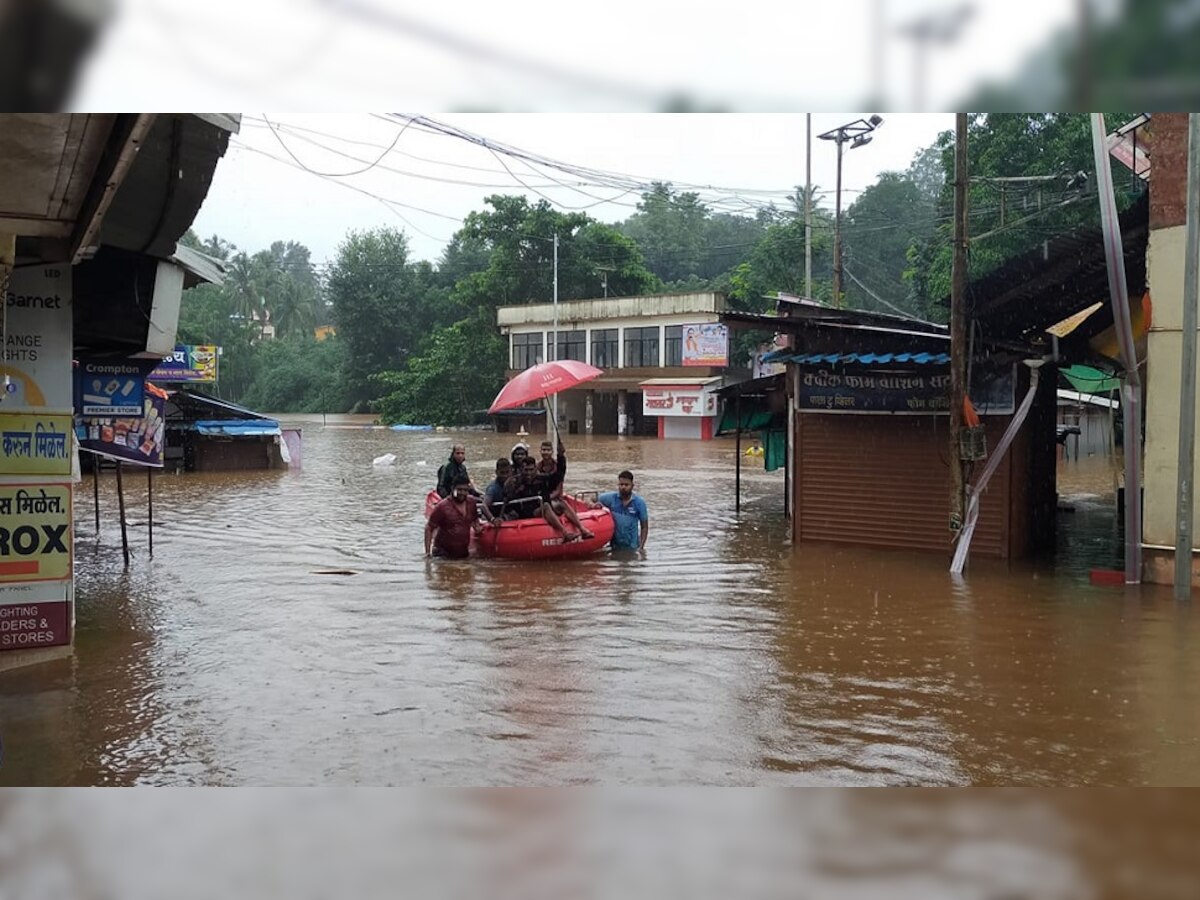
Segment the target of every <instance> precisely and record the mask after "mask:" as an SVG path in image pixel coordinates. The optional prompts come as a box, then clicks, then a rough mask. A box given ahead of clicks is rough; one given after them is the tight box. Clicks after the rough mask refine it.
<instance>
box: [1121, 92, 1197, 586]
mask: <svg viewBox="0 0 1200 900" xmlns="http://www.w3.org/2000/svg"><path fill="white" fill-rule="evenodd" d="M1197 166H1200V115H1198V114H1196V113H1188V167H1187V173H1188V176H1187V234H1186V237H1185V244H1184V257H1183V349H1182V352H1181V362H1180V373H1181V374H1180V384H1179V461H1178V463H1177V470H1176V482H1177V484H1176V500H1175V599H1176V600H1187V599H1188V598H1190V597H1191V596H1192V545H1193V540H1192V509H1193V499H1194V494H1195V484H1194V482H1193V479H1194V478H1195V476H1196V324H1197V323H1196V320H1197V309H1196V307H1197V303H1198V302H1200V284H1198V283H1197V279H1198V278H1200V173H1197V171H1196V167H1197ZM1125 502H1126V503H1132V502H1134V501H1133V500H1132V499H1131V495H1130V493H1129V489H1128V487H1126V489H1125Z"/></svg>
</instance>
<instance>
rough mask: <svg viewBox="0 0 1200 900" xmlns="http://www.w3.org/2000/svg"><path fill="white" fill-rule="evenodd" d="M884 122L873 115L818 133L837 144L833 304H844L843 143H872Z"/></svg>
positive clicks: (823, 138) (818, 136) (860, 144)
mask: <svg viewBox="0 0 1200 900" xmlns="http://www.w3.org/2000/svg"><path fill="white" fill-rule="evenodd" d="M882 124H883V117H882V116H878V115H875V116H871V118H869V119H855V120H854V121H853V122H847V123H846V124H845V125H839V126H838V127H837V128H833V129H831V130H829V131H826V132H825V133H824V134H818V135H817V138H818V139H820V140H822V141H834V142H835V143H836V144H837V154H838V157H837V188H836V190H835V192H834V193H835V199H834V208H835V212H834V219H833V305H834V306H835V307H838V308H840V307H841V305H842V152H843V147H842V145H843V144H845V143H846V142H847V141H849V142H850V149H851V150H853V149H854V148H855V147H863V146H865V145H867V144H869V143H871V132H872V131H874V130H875V129H876V128H878V127H879V126H880V125H882Z"/></svg>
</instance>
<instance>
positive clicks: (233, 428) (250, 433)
mask: <svg viewBox="0 0 1200 900" xmlns="http://www.w3.org/2000/svg"><path fill="white" fill-rule="evenodd" d="M193 425H194V426H195V428H196V431H198V432H200V434H212V435H221V434H225V435H230V436H235V435H236V436H238V437H270V436H272V435H278V434H282V433H283V432H282V431H280V429H279V423H278V422H276V421H275V420H274V419H202V420H200V421H197V422H194V423H193Z"/></svg>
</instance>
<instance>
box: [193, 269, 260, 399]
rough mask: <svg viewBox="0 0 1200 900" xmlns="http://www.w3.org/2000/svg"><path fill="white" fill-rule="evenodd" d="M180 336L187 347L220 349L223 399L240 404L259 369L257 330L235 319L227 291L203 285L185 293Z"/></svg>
mask: <svg viewBox="0 0 1200 900" xmlns="http://www.w3.org/2000/svg"><path fill="white" fill-rule="evenodd" d="M178 334H179V341H180V342H181V343H184V344H216V345H217V346H219V347H220V348H221V358H220V362H219V364H218V370H217V374H218V377H219V378H220V383H219V386H218V390H219V392H220V394H221V395H222V396H224V397H227V398H229V399H231V400H238V399H240V398H241V396H242V394H243V393H245V391H246V390H247V389H249V387H250V385H251V384H253V382H254V378H255V375H256V365H255V359H254V353H253V347H252V342H253V340H254V339H255V338H256V337H257V329H256V328H255V327H254V326H253V325H252V324H250V323H248V322H247V321H246V320H245V319H243V318H240V317H237V316H236V315H234V313H233V303H232V301H231V297H230V294H229V292H228V290H226V289H224V288H222V287H219V286H217V285H215V284H202V285H198V286H197V287H194V288H191V289H189V290H187V291H184V293H183V302H182V305H181V306H180V311H179V332H178Z"/></svg>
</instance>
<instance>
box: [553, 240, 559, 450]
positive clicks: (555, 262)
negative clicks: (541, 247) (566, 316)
mask: <svg viewBox="0 0 1200 900" xmlns="http://www.w3.org/2000/svg"><path fill="white" fill-rule="evenodd" d="M553 358H554V359H558V232H557V231H556V232H554V357H553ZM554 437H555V439H556V441H555V442H556V443H557V438H558V394H555V395H554Z"/></svg>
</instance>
